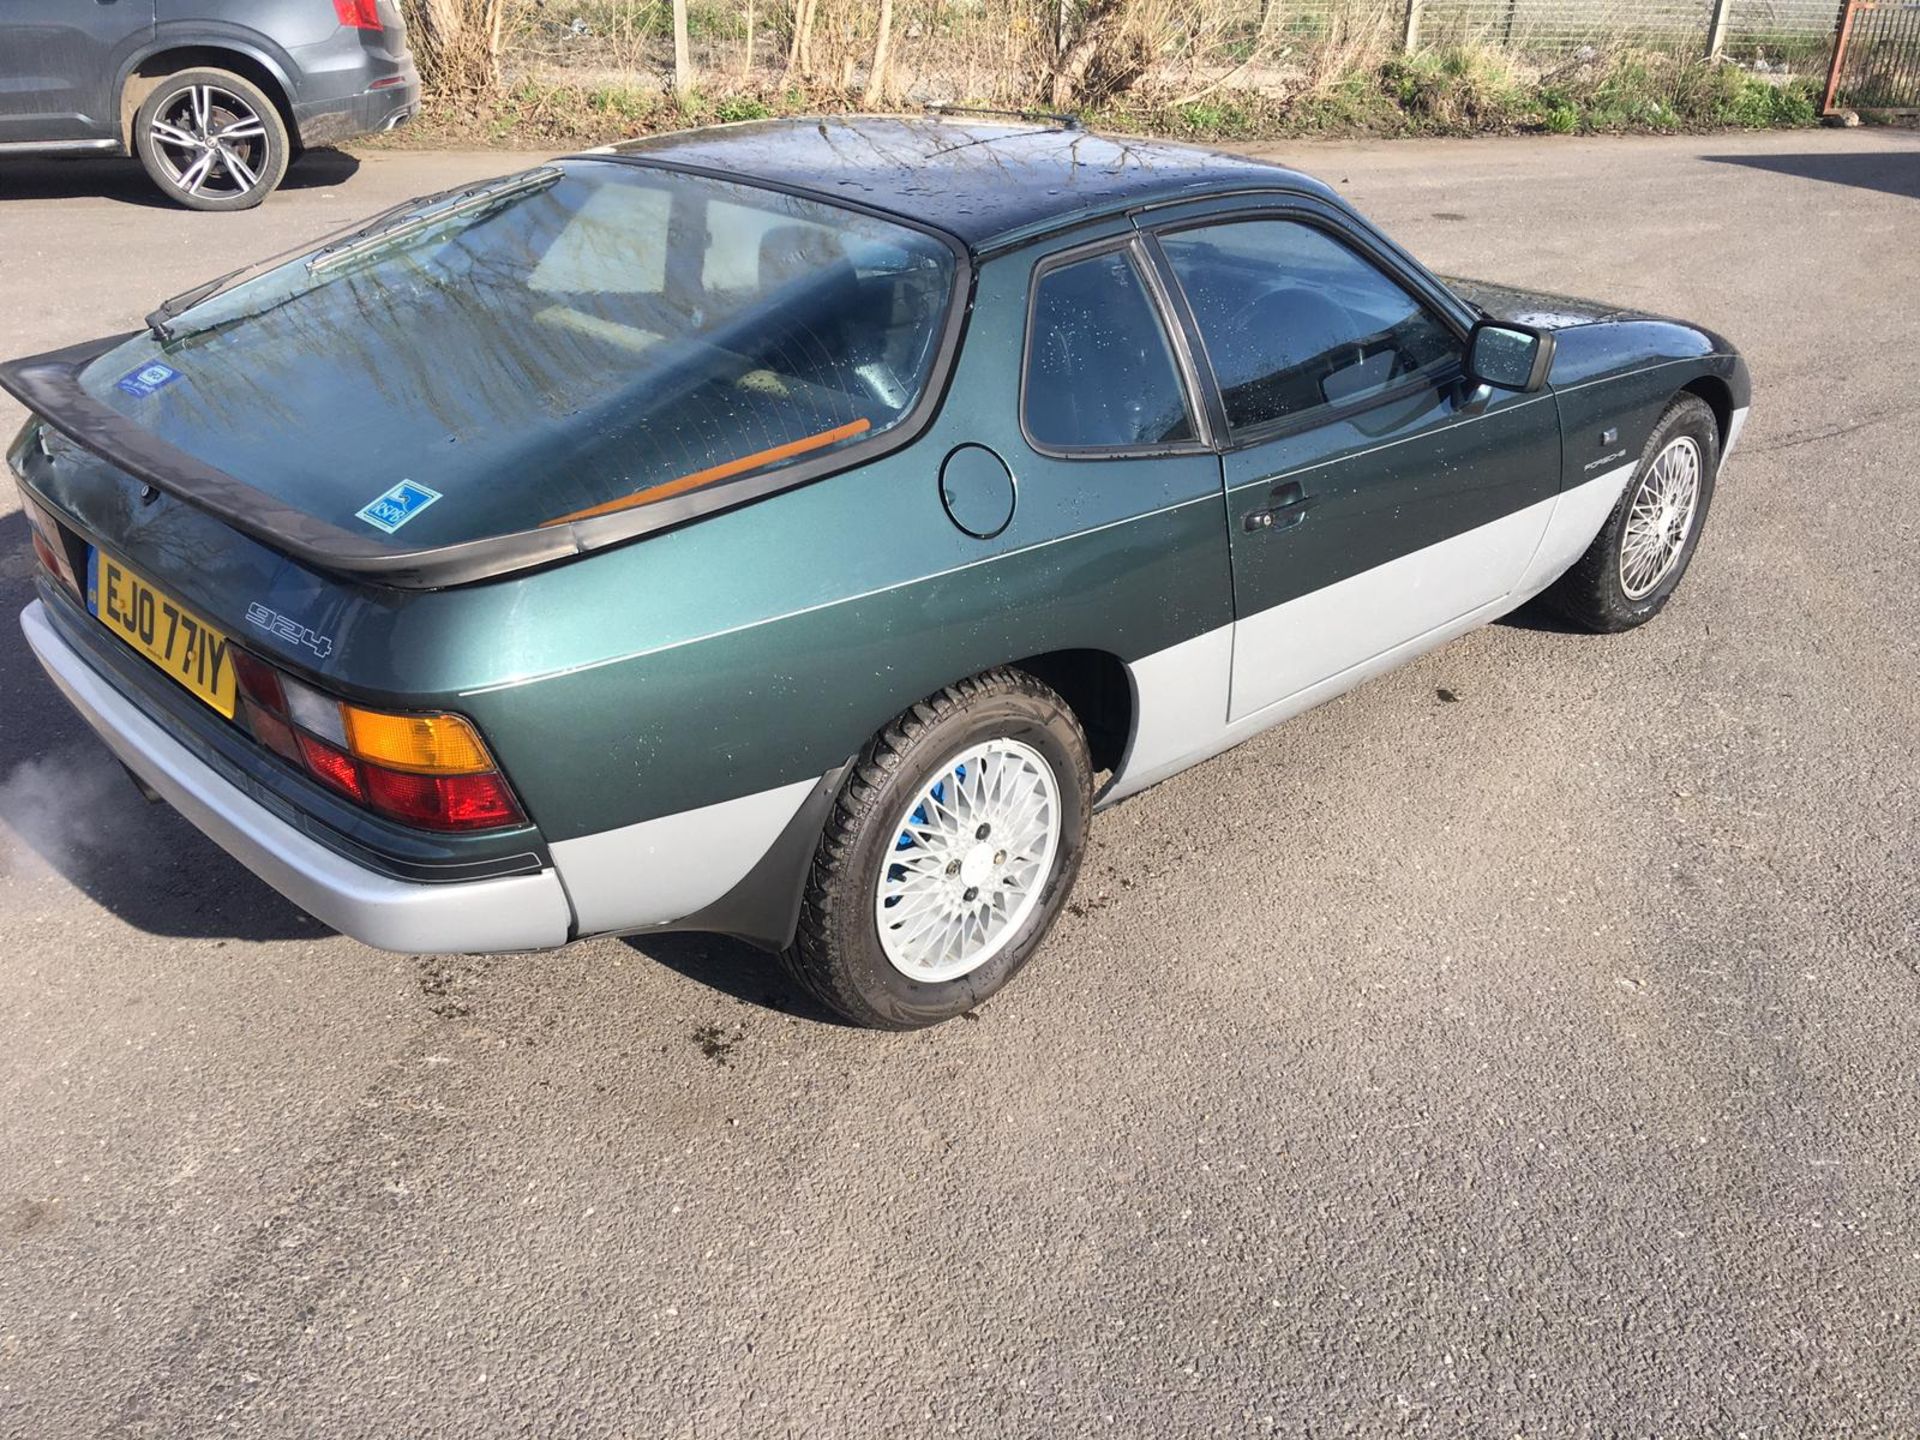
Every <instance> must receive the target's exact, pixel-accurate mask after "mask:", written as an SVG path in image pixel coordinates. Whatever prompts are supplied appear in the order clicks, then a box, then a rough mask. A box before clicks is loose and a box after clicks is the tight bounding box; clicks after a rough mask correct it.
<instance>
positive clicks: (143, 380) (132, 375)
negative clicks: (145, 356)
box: [114, 360, 180, 400]
mask: <svg viewBox="0 0 1920 1440" xmlns="http://www.w3.org/2000/svg"><path fill="white" fill-rule="evenodd" d="M179 378H180V372H179V371H178V370H176V369H174V368H173V367H172V366H171V365H162V364H161V363H160V362H159V361H157V360H156V361H155V362H154V363H153V364H151V365H142V366H141V367H140V368H139V369H138V370H131V371H129V372H127V373H126V374H125V375H122V376H121V377H120V378H119V379H118V380H117V381H115V382H114V388H115V389H116V390H122V391H124V392H126V393H127V394H129V395H131V396H133V398H134V399H136V400H144V399H146V398H147V396H149V395H151V394H153V392H154V391H156V390H164V389H166V388H167V386H169V385H171V384H172V383H173V382H174V381H176V380H178V379H179Z"/></svg>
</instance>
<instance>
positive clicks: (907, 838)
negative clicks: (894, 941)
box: [887, 765, 967, 905]
mask: <svg viewBox="0 0 1920 1440" xmlns="http://www.w3.org/2000/svg"><path fill="white" fill-rule="evenodd" d="M953 773H954V776H955V778H956V779H960V780H964V779H966V778H967V767H966V766H964V765H956V766H954V767H953ZM932 794H933V798H934V799H936V800H938V801H940V802H941V803H942V804H944V803H946V798H947V782H946V781H945V780H942V781H941V782H940V783H939V784H938V785H936V786H934V787H933V791H932ZM926 823H927V807H926V806H925V804H922V805H920V806H919V807H918V808H917V809H915V810H914V812H913V814H911V815H909V816H908V817H907V824H908V826H910V827H911V826H914V825H925V824H926ZM919 843H920V842H919V841H918V840H917V839H916V838H915V837H914V833H913V831H912V829H910V828H909V829H906V830H902V831H901V832H900V838H899V839H897V840H895V841H894V842H893V849H894V853H895V854H898V853H899V852H900V851H902V850H911V849H912V848H913V847H914V846H915V845H917V844H919ZM906 873H907V867H906V866H904V865H892V866H889V867H888V869H887V878H888V879H889V880H901V879H904V878H905V877H906ZM899 903H900V897H899V896H898V895H889V896H888V897H887V904H888V905H898V904H899Z"/></svg>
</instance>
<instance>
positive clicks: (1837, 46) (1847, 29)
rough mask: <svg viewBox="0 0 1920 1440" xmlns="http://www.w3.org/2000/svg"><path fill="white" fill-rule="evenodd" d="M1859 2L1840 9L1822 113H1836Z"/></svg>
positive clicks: (1848, 1)
mask: <svg viewBox="0 0 1920 1440" xmlns="http://www.w3.org/2000/svg"><path fill="white" fill-rule="evenodd" d="M1857 3H1858V0H1846V3H1845V4H1844V5H1842V6H1841V7H1840V23H1839V27H1838V29H1837V31H1836V33H1835V35H1834V37H1833V67H1832V68H1831V69H1830V70H1828V71H1827V94H1826V98H1825V99H1824V100H1822V101H1821V102H1820V113H1821V114H1822V115H1831V114H1833V113H1834V111H1833V104H1834V101H1836V100H1838V99H1839V98H1840V75H1841V72H1842V71H1843V70H1845V69H1846V65H1847V44H1848V42H1849V41H1851V40H1852V39H1853V16H1854V7H1855V6H1856V4H1857Z"/></svg>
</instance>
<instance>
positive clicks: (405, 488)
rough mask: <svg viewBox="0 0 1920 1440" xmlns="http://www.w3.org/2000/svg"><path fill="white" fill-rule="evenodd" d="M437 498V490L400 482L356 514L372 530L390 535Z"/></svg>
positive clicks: (408, 482) (406, 481)
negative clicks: (371, 527)
mask: <svg viewBox="0 0 1920 1440" xmlns="http://www.w3.org/2000/svg"><path fill="white" fill-rule="evenodd" d="M439 498H440V492H439V491H438V490H429V489H428V488H427V487H426V486H424V485H416V484H414V483H413V481H411V480H402V481H401V482H400V483H399V484H398V485H396V486H394V487H393V488H392V489H391V490H389V491H387V493H386V494H384V495H382V496H381V497H380V498H379V499H378V500H371V501H369V502H368V503H367V505H366V506H365V507H364V508H363V509H361V510H360V511H359V512H358V514H359V518H360V519H362V520H364V521H366V522H367V524H369V525H371V526H373V528H374V529H376V530H384V531H386V532H387V534H389V535H391V534H392V533H393V532H394V531H396V530H398V529H399V528H400V527H401V526H402V525H404V524H406V523H407V521H409V520H411V519H412V518H413V517H414V516H416V515H418V514H419V513H420V512H421V511H422V510H424V509H426V508H427V506H429V505H431V504H432V503H433V502H434V501H436V500H438V499H439Z"/></svg>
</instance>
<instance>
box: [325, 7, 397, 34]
mask: <svg viewBox="0 0 1920 1440" xmlns="http://www.w3.org/2000/svg"><path fill="white" fill-rule="evenodd" d="M333 13H334V14H335V15H338V16H339V17H340V23H341V24H342V25H350V26H352V27H353V28H354V29H355V30H384V29H386V28H387V27H386V22H385V21H383V20H382V19H381V18H380V0H333Z"/></svg>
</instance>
